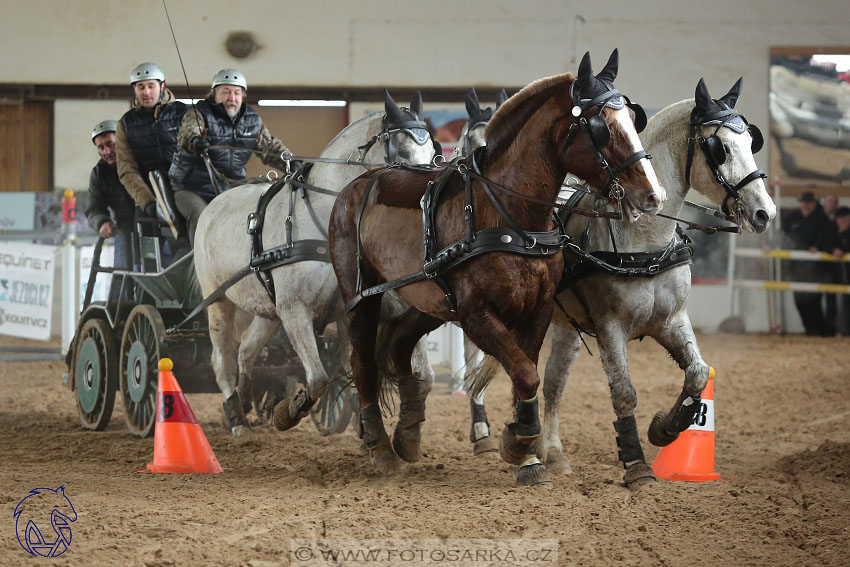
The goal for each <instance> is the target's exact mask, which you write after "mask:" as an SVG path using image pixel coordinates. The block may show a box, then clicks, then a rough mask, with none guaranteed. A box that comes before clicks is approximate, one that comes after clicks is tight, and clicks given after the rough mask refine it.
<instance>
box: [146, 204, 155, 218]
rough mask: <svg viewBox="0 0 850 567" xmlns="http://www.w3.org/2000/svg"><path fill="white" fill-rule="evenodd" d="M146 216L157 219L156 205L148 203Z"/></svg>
mask: <svg viewBox="0 0 850 567" xmlns="http://www.w3.org/2000/svg"><path fill="white" fill-rule="evenodd" d="M145 214H146V215H147V216H149V217H152V218H156V203H148V204H147V205H146V206H145Z"/></svg>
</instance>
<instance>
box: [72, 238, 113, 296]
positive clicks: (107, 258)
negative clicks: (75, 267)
mask: <svg viewBox="0 0 850 567" xmlns="http://www.w3.org/2000/svg"><path fill="white" fill-rule="evenodd" d="M109 242H110V241H108V240H107V241H106V242H105V243H104V246H103V248H102V249H101V250H100V265H101V266H104V267H107V266H112V261H113V257H114V254H115V247H114V246H110V245H109V244H108V243H109ZM92 258H94V246H81V247H80V298H79V300H80V305H78V306H77V311H78V312H79V311H81V310H82V308H83V305H82V302H83V299H84V298H85V297H86V287H88V284H89V272H91V264H92ZM111 281H112V274H98V275H97V279H95V281H94V291H93V292H92V296H91V300H92V301H106V300H107V298H108V297H109V284H110V282H111Z"/></svg>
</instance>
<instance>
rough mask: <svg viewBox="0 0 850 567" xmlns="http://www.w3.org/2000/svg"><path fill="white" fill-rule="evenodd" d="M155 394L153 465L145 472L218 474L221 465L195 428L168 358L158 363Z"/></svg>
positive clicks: (190, 410) (199, 430) (192, 416)
mask: <svg viewBox="0 0 850 567" xmlns="http://www.w3.org/2000/svg"><path fill="white" fill-rule="evenodd" d="M158 366H159V384H158V385H157V391H156V430H155V431H154V442H153V462H152V463H149V464H148V467H147V470H148V471H150V472H155V473H220V472H222V469H221V465H220V464H219V463H218V459H217V458H216V456H215V453H213V450H212V447H210V444H209V441H207V437H206V435H204V431H203V429H201V426H200V425H198V420H197V419H195V414H194V413H192V408H190V407H189V402H187V401H186V396H184V395H183V390H181V389H180V384H178V383H177V379H176V378H174V374H172V372H171V369H172V368H173V366H174V363H173V362H171V359H169V358H163V359H161V360H160V361H159V365H158Z"/></svg>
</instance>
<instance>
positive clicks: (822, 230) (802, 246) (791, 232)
mask: <svg viewBox="0 0 850 567" xmlns="http://www.w3.org/2000/svg"><path fill="white" fill-rule="evenodd" d="M782 229H783V230H784V231H785V232H786V233H787V235H788V237H789V238H790V240H791V247H792V248H794V249H796V250H808V251H809V252H821V251H823V252H825V251H827V247H828V245H829V243H830V241H831V239H832V238H833V229H832V223H831V222H830V221H829V218H828V217H827V216H826V214H825V213H824V212H823V207H821V206H820V204H819V203H818V202H817V200H816V199H815V196H814V195H813V194H812V193H810V192H808V191H807V192H805V193H803V194H802V196H800V209H799V210H798V211H794V212H793V213H791V214H789V215H788V216H787V218H786V219H785V220H784V221H783V223H782ZM830 252H831V250H830ZM790 266H791V267H790V270H789V273H790V275H791V280H792V281H796V282H817V283H823V281H824V279H825V278H826V275H825V270H823V267H822V264H821V263H820V262H812V261H805V260H795V261H791V262H790ZM822 300H823V294H822V293H812V292H803V291H795V292H794V304H795V305H796V306H797V311H798V312H799V313H800V319H802V321H803V326H804V327H805V329H806V334H807V335H818V336H824V335H826V333H827V329H826V326H825V321H824V311H823V306H822V305H821V302H822Z"/></svg>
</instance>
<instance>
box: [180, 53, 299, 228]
mask: <svg viewBox="0 0 850 567" xmlns="http://www.w3.org/2000/svg"><path fill="white" fill-rule="evenodd" d="M247 90H248V83H247V81H246V80H245V76H244V75H243V74H242V73H240V72H239V71H237V70H236V69H222V70H221V71H219V72H218V73H216V74H215V76H214V77H213V80H212V87H211V89H210V94H209V96H207V98H205V99H204V100H202V101H200V102H198V103H197V104H196V105H195V108H194V109H190V110H188V111H187V112H186V114H185V115H184V116H183V122H182V124H181V125H180V133H179V135H178V137H177V140H178V142H179V144H180V149H179V151H178V152H177V153H176V154H175V155H174V159H173V161H172V164H171V169H170V170H169V173H168V174H169V177H170V178H171V185H172V187H173V188H174V190H175V192H174V200H175V202H176V204H177V209H178V210H179V211H180V213H181V214H182V215H183V216H184V218H185V219H186V222H187V224H188V227H189V228H188V232H189V241H190V242H191V243H194V238H195V228H196V227H197V224H198V218H199V217H200V216H201V212H202V211H203V210H204V208H205V207H206V206H207V203H209V202H210V201H212V199H213V198H214V197H215V196H216V189H215V188H214V187H213V182H212V180H211V179H210V173H209V171H208V170H207V168H206V165H205V163H204V161H203V159H202V157H201V155H200V154H202V153H204V152H206V153H207V155H208V156H209V158H210V162H211V163H212V166H213V168H215V170H216V171H217V172H218V173H220V174H221V175H222V176H224V177H225V178H226V179H227V181H226V182H225V185H226V186H225V187H222V189H227V188H229V187H232V186H234V185H232V184H228V183H229V182H230V180H233V181H235V182H237V183H240V182H241V180H243V179H244V178H245V175H246V173H245V164H246V163H247V162H248V159H249V158H250V157H251V153H252V152H251V150H258V151H259V152H260V154H259V157H260V159H261V160H262V162H263V163H265V164H267V165H270V166H272V167H277V168H278V169H285V168H286V164H285V162H284V161H283V160H282V159H281V157H280V154H281V153H282V152H284V151H287V149H286V146H285V145H283V142H281V141H280V140H279V139H278V138H276V137H274V136H272V135H271V134H270V133H269V131H268V129H267V128H266V127H265V126H264V125H263V121H262V119H261V118H260V116H259V115H258V114H257V113H256V111H254V109H253V108H251V107H250V106H248V105H247V104H246V103H245V94H246V92H247ZM210 146H229V149H221V148H210ZM219 183H221V182H219Z"/></svg>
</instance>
